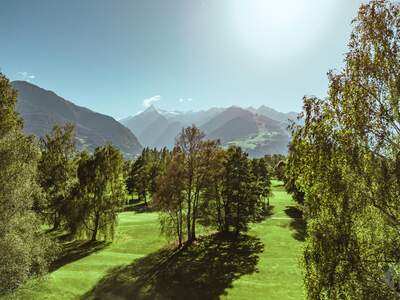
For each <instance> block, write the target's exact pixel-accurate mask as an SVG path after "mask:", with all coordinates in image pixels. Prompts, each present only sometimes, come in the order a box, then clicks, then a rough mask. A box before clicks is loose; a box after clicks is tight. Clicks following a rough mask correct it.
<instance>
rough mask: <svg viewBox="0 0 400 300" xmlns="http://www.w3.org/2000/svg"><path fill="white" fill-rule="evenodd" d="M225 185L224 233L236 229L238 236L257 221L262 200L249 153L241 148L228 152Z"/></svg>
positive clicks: (231, 148) (231, 149) (230, 148)
mask: <svg viewBox="0 0 400 300" xmlns="http://www.w3.org/2000/svg"><path fill="white" fill-rule="evenodd" d="M223 184H224V186H223V192H222V194H223V197H224V198H225V201H224V202H225V206H224V211H225V212H224V215H225V220H224V231H225V232H228V231H229V230H230V228H231V227H234V230H235V233H236V235H239V233H240V232H241V231H247V229H248V224H249V223H250V222H251V221H253V220H254V219H255V217H256V214H257V206H258V204H259V200H260V190H259V189H258V188H257V186H256V183H255V180H254V177H253V175H252V172H251V165H250V162H249V160H248V158H247V153H245V152H243V151H242V149H241V148H240V147H236V146H232V147H229V149H228V150H227V155H226V161H225V175H224V183H223Z"/></svg>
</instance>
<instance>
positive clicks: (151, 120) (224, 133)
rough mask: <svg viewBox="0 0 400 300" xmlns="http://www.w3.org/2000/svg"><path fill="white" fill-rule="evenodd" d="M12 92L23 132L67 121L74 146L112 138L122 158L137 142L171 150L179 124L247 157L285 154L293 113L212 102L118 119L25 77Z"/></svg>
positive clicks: (130, 153)
mask: <svg viewBox="0 0 400 300" xmlns="http://www.w3.org/2000/svg"><path fill="white" fill-rule="evenodd" d="M12 85H13V87H14V88H15V89H16V90H17V92H18V101H17V110H18V112H19V113H20V114H21V116H22V118H23V120H24V131H25V132H26V133H28V134H34V135H36V136H37V137H39V138H41V137H44V136H45V135H46V134H47V133H49V132H50V131H51V129H52V128H53V126H54V125H55V124H59V125H62V124H65V123H67V122H69V123H73V124H74V125H75V128H76V145H77V147H78V149H80V150H81V149H88V150H90V151H92V150H93V149H95V148H96V147H98V146H101V145H104V144H106V143H112V144H113V145H114V146H116V147H118V148H119V149H120V150H121V151H122V153H123V154H124V156H125V157H127V158H132V157H135V156H136V155H137V154H138V153H140V151H141V150H142V146H146V147H156V148H163V147H167V148H169V149H172V148H173V146H174V144H175V138H176V137H177V135H178V134H179V133H180V131H181V130H182V128H183V127H185V126H189V125H192V124H194V125H196V126H198V127H199V128H200V129H201V130H202V131H203V132H204V133H205V135H206V138H209V139H219V140H220V141H221V144H222V145H223V146H225V147H227V146H229V145H239V146H241V147H242V148H243V149H244V150H246V151H247V152H248V153H249V155H250V156H251V157H261V156H263V155H265V154H286V153H287V144H288V142H289V140H290V134H289V132H288V130H287V126H288V124H289V120H295V119H296V113H293V112H291V113H282V112H278V111H276V110H274V109H272V108H269V107H266V106H261V107H259V108H253V107H248V108H241V107H238V106H231V107H228V108H222V107H213V108H210V109H208V110H202V111H186V112H180V111H166V110H161V109H158V108H156V107H155V106H150V107H148V108H147V109H146V110H145V111H143V112H140V113H138V114H136V115H134V116H131V117H128V118H125V119H122V120H120V121H119V122H118V121H117V120H115V119H114V118H112V117H110V116H107V115H104V114H100V113H96V112H94V111H92V110H90V109H88V108H85V107H81V106H77V105H75V104H74V103H72V102H71V101H68V100H65V99H64V98H62V97H60V96H58V95H57V94H55V93H54V92H52V91H48V90H45V89H43V88H41V87H38V86H36V85H33V84H31V83H29V82H26V81H14V82H12Z"/></svg>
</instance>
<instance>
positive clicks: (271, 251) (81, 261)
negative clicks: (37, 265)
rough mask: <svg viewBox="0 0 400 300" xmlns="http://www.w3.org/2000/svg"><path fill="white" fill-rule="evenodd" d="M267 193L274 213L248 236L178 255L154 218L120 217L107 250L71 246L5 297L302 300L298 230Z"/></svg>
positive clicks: (286, 200) (215, 239) (210, 241)
mask: <svg viewBox="0 0 400 300" xmlns="http://www.w3.org/2000/svg"><path fill="white" fill-rule="evenodd" d="M273 193H274V196H273V197H272V199H271V205H273V206H274V209H273V213H274V214H273V215H272V216H271V217H269V218H268V219H266V220H264V221H263V222H261V223H258V224H254V225H253V226H252V227H251V230H250V232H249V235H248V236H243V237H241V238H240V240H239V241H237V242H236V243H234V244H233V243H232V242H231V241H230V240H227V239H225V238H224V237H219V236H215V235H212V236H208V237H203V238H201V239H200V240H199V242H197V243H196V244H195V245H193V246H191V247H189V248H188V249H185V250H183V251H179V252H176V251H171V250H170V249H168V248H165V247H164V246H165V245H166V241H165V239H164V238H163V237H161V236H160V234H159V225H158V218H157V213H148V212H144V213H135V212H124V213H121V214H120V215H119V226H118V232H117V235H116V239H115V240H114V242H113V243H112V244H111V245H105V244H102V243H98V244H96V245H95V247H94V246H93V245H91V247H90V248H87V247H86V244H82V243H81V244H79V243H78V244H77V243H76V242H75V243H74V242H71V245H68V246H70V248H71V251H70V252H68V256H67V257H66V258H65V259H63V260H61V261H60V263H59V264H58V265H57V268H58V269H56V270H54V271H53V272H51V273H50V274H49V275H48V276H47V277H46V278H45V279H44V280H40V281H31V282H30V283H28V284H27V285H25V286H24V287H23V288H21V289H20V290H19V291H18V292H17V293H15V294H14V295H12V296H9V297H7V298H10V299H11V298H14V299H82V298H83V299H138V298H140V299H152V298H157V299H162V298H166V299H218V298H225V299H280V300H284V299H302V298H304V295H303V288H302V278H301V271H300V266H299V257H300V255H301V247H302V242H301V240H302V238H303V231H302V230H303V227H302V224H301V223H299V221H298V220H294V219H291V218H290V216H296V215H295V213H294V210H293V209H291V208H290V206H291V205H294V204H293V202H292V200H291V197H290V196H289V195H287V193H286V192H285V191H284V190H283V188H282V187H280V186H279V184H278V183H277V182H274V188H273ZM76 247H78V248H76ZM163 247H164V248H163ZM68 249H69V248H68ZM76 249H78V250H76Z"/></svg>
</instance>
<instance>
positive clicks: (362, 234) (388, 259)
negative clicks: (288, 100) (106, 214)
mask: <svg viewBox="0 0 400 300" xmlns="http://www.w3.org/2000/svg"><path fill="white" fill-rule="evenodd" d="M353 24H354V29H353V33H352V35H351V39H350V43H349V51H348V53H347V54H346V59H345V66H344V68H343V70H342V71H341V72H339V73H334V72H330V73H329V83H330V84H329V91H328V97H327V98H326V99H323V100H321V99H317V98H314V97H305V98H304V109H303V116H304V120H305V123H304V126H302V127H301V126H293V129H292V131H293V133H292V141H291V145H290V153H289V159H288V167H289V172H290V174H291V179H293V180H294V185H295V188H296V189H298V190H300V191H302V192H304V206H303V212H304V216H305V219H306V221H307V231H308V232H307V233H308V238H307V240H306V245H305V251H304V261H303V264H304V268H305V286H306V290H307V296H308V298H309V299H397V298H399V297H400V289H399V282H400V257H399V255H398V253H399V249H400V235H399V230H400V209H399V205H398V201H399V200H398V199H399V195H400V172H399V170H400V168H399V166H400V163H399V162H400V158H399V157H400V156H399V149H400V141H399V138H398V137H399V133H400V125H399V124H400V115H399V107H400V105H399V104H400V103H399V101H400V97H399V95H400V85H399V84H400V57H399V53H400V43H399V42H400V35H399V31H400V30H399V24H400V5H399V4H398V3H397V2H396V3H390V2H388V1H378V0H376V1H371V2H370V3H368V4H363V5H361V7H360V10H359V12H358V15H357V17H356V18H355V20H354V22H353Z"/></svg>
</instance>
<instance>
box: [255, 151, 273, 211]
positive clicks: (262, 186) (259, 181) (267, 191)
mask: <svg viewBox="0 0 400 300" xmlns="http://www.w3.org/2000/svg"><path fill="white" fill-rule="evenodd" d="M251 167H252V173H253V176H254V180H255V184H256V186H257V187H258V189H259V190H260V195H261V197H263V199H267V201H268V202H267V206H269V196H270V195H271V178H270V173H269V172H268V166H267V163H266V161H265V159H264V158H259V159H253V160H252V161H251ZM264 203H265V202H263V204H264ZM263 209H264V210H265V209H266V208H265V205H263Z"/></svg>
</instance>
